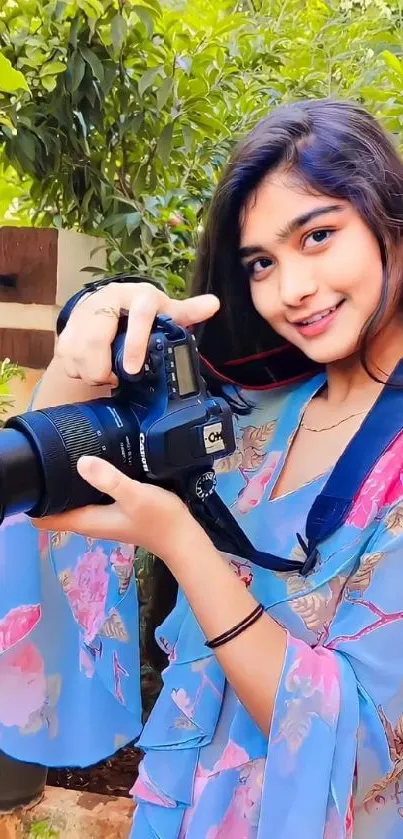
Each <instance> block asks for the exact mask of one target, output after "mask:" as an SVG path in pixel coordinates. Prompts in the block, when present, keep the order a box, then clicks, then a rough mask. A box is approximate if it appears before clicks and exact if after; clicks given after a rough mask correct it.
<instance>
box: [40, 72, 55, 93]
mask: <svg viewBox="0 0 403 839" xmlns="http://www.w3.org/2000/svg"><path fill="white" fill-rule="evenodd" d="M56 85H57V79H56V77H55V76H45V77H44V78H43V79H42V87H44V88H45V90H47V91H48V92H49V93H52V90H54V89H55V87H56Z"/></svg>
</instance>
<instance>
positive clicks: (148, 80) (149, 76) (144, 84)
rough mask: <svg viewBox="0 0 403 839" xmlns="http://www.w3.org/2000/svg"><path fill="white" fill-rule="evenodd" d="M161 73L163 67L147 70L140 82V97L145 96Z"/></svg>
mask: <svg viewBox="0 0 403 839" xmlns="http://www.w3.org/2000/svg"><path fill="white" fill-rule="evenodd" d="M160 72H161V67H150V69H149V70H146V71H145V73H143V75H142V77H141V79H140V80H139V94H140V96H143V95H144V93H145V91H146V90H147V89H148V88H149V87H151V85H152V84H153V83H154V82H155V79H156V78H157V76H158V74H159V73H160Z"/></svg>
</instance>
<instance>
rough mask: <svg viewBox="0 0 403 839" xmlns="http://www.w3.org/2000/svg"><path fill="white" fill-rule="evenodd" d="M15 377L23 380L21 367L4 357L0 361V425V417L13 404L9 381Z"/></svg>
mask: <svg viewBox="0 0 403 839" xmlns="http://www.w3.org/2000/svg"><path fill="white" fill-rule="evenodd" d="M16 378H18V379H21V380H24V378H25V373H24V371H23V369H22V367H19V366H18V364H13V363H12V362H11V361H10V359H9V358H6V359H5V360H4V361H2V362H1V363H0V427H1V426H2V425H3V421H2V417H3V416H4V415H5V414H6V413H8V411H9V410H10V408H12V407H13V405H14V399H13V396H12V392H11V389H10V383H11V382H12V380H13V379H16Z"/></svg>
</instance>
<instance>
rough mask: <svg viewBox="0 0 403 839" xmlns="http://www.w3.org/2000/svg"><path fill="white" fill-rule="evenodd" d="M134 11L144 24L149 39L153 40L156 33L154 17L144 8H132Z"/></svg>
mask: <svg viewBox="0 0 403 839" xmlns="http://www.w3.org/2000/svg"><path fill="white" fill-rule="evenodd" d="M132 9H133V11H134V12H136V15H137V16H138V17H139V18H140V20H141V22H142V23H143V24H144V26H145V28H146V32H147V35H148V37H149V38H151V37H152V34H153V32H154V19H153V16H152V15H151V14H150V12H149V11H148V10H147V9H146V8H145V7H144V6H132Z"/></svg>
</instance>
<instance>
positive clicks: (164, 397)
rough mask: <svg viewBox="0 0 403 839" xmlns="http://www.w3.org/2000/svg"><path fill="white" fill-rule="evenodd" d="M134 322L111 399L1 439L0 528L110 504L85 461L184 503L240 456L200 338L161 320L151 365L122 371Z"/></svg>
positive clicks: (33, 415) (17, 425)
mask: <svg viewBox="0 0 403 839" xmlns="http://www.w3.org/2000/svg"><path fill="white" fill-rule="evenodd" d="M126 327H127V318H126V319H125V318H123V319H121V321H120V325H119V330H118V334H117V337H116V338H115V341H114V343H113V346H112V360H113V370H114V372H115V374H116V375H117V377H118V382H119V384H118V387H117V388H116V390H114V391H113V394H112V396H111V398H102V399H95V400H92V401H91V402H85V403H79V404H73V405H61V406H58V407H56V408H46V409H41V410H38V411H29V412H27V413H25V414H21V415H19V416H15V417H12V418H11V419H9V420H8V421H7V422H6V424H5V427H4V429H3V430H2V431H1V433H0V522H1V521H3V519H4V518H5V517H7V516H10V515H14V514H16V513H27V514H28V515H30V516H34V517H36V518H41V517H43V516H47V515H51V514H55V513H60V512H63V511H65V510H70V509H73V508H77V507H82V506H85V505H87V504H101V503H108V502H110V499H109V498H108V497H107V496H104V495H102V494H101V493H100V492H99V491H98V490H96V489H94V488H93V487H91V486H90V485H89V484H87V483H86V481H83V480H82V478H81V477H80V475H79V474H78V472H77V468H76V467H77V461H78V460H79V458H80V457H81V456H82V455H95V456H97V457H101V458H104V459H105V460H108V461H109V462H110V463H113V464H114V466H116V467H117V468H118V469H120V470H121V471H122V472H123V473H124V474H126V475H128V476H129V477H131V478H135V479H136V480H139V481H152V482H154V483H157V484H159V485H160V486H165V487H167V488H170V489H173V490H175V491H177V492H178V494H179V495H181V497H182V498H183V499H184V500H185V501H186V500H188V499H189V498H194V499H198V500H199V502H200V501H203V500H204V499H205V498H207V497H208V496H209V495H210V494H212V493H213V492H214V487H215V475H214V469H213V465H214V461H215V459H216V458H220V457H225V456H226V455H229V454H232V453H233V452H234V450H235V437H234V428H233V420H232V412H231V408H230V407H229V405H228V404H227V402H226V401H225V399H223V398H222V397H216V396H214V397H213V396H211V395H210V394H209V392H208V391H207V388H206V384H205V382H204V379H203V378H202V376H201V373H200V363H199V356H198V349H197V344H196V340H195V337H194V335H192V334H191V333H189V332H188V330H186V329H184V328H182V327H181V326H178V325H177V324H176V323H174V322H173V321H172V319H170V318H168V317H162V316H161V317H157V318H156V320H155V322H154V326H153V330H152V333H151V336H150V340H149V344H148V350H147V355H146V360H145V363H144V365H143V367H142V369H141V371H140V372H139V373H138V374H136V375H129V374H128V373H127V372H126V371H125V370H124V367H123V349H124V340H125V333H126Z"/></svg>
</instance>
